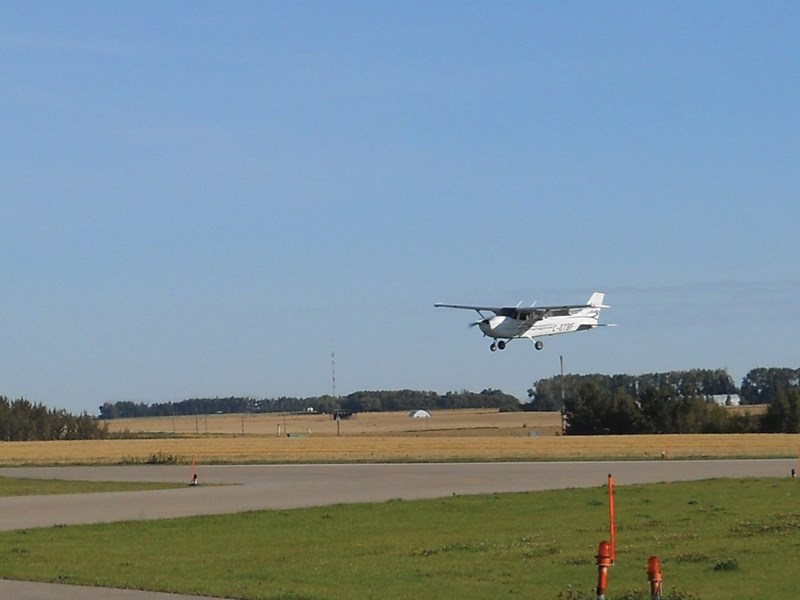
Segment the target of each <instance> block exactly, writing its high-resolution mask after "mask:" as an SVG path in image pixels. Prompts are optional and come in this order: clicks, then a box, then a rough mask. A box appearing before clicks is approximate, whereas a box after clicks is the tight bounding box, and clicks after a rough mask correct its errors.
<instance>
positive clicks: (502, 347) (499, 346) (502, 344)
mask: <svg viewBox="0 0 800 600" xmlns="http://www.w3.org/2000/svg"><path fill="white" fill-rule="evenodd" d="M497 347H498V348H500V350H505V349H506V343H505V342H504V341H503V340H500V341H499V342H497Z"/></svg>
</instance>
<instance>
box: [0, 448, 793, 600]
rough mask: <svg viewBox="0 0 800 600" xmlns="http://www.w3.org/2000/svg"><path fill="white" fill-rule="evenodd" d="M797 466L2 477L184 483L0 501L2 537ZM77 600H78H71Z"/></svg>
mask: <svg viewBox="0 0 800 600" xmlns="http://www.w3.org/2000/svg"><path fill="white" fill-rule="evenodd" d="M795 465H796V461H794V460H792V459H776V460H714V461H668V460H667V461H647V462H557V463H465V464H454V463H447V464H366V465H252V466H200V467H198V468H197V474H198V479H199V482H200V485H199V486H197V487H190V486H189V485H188V483H189V481H190V480H191V475H192V471H191V470H190V468H189V467H175V466H135V467H52V468H51V467H37V468H4V469H0V476H6V477H33V478H40V479H78V480H91V481H165V482H178V483H180V482H186V484H187V485H186V487H184V488H178V489H171V490H158V491H145V492H123V493H102V494H75V495H57V496H34V497H30V496H28V497H11V498H0V530H11V529H28V528H33V527H48V526H52V525H68V524H79V523H98V522H113V521H128V520H143V519H163V518H171V517H188V516H197V515H206V514H219V513H234V512H242V511H248V510H265V509H285V508H298V507H304V506H319V505H327V504H340V503H354V502H384V501H387V500H392V499H404V500H413V499H419V498H437V497H444V496H451V495H454V494H459V495H462V494H490V493H495V492H519V491H534V490H545V489H564V488H572V487H591V486H602V485H605V483H606V481H607V476H608V474H609V473H611V474H613V476H614V483H615V484H616V485H617V486H619V485H627V484H634V483H653V482H659V481H685V480H695V479H708V478H714V477H788V476H789V475H790V473H791V470H792V468H793V467H795ZM70 594H74V595H70ZM0 597H2V598H15V599H19V600H71V599H73V598H74V599H76V600H77V599H78V598H81V599H82V600H100V599H101V598H102V599H109V600H145V599H146V600H167V599H169V600H180V599H185V598H190V597H189V596H175V595H169V594H152V593H149V592H132V591H128V592H126V591H122V590H104V589H97V588H81V587H74V586H56V585H42V584H33V583H20V582H10V581H2V580H0Z"/></svg>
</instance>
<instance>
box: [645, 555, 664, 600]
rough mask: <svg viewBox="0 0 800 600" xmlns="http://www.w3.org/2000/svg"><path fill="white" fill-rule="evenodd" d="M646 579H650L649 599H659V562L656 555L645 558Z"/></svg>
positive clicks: (660, 577) (660, 579) (660, 576)
mask: <svg viewBox="0 0 800 600" xmlns="http://www.w3.org/2000/svg"><path fill="white" fill-rule="evenodd" d="M647 579H649V580H650V600H661V582H662V575H661V563H660V562H659V560H658V557H657V556H651V557H650V558H648V559H647Z"/></svg>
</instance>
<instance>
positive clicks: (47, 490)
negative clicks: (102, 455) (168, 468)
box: [0, 477, 185, 498]
mask: <svg viewBox="0 0 800 600" xmlns="http://www.w3.org/2000/svg"><path fill="white" fill-rule="evenodd" d="M184 485H185V484H184ZM184 485H179V484H168V483H143V482H124V481H109V482H104V481H65V480H62V479H22V478H17V477H0V498H2V497H4V496H42V495H48V494H89V493H95V492H134V491H139V490H163V489H166V488H177V487H184Z"/></svg>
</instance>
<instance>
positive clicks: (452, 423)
mask: <svg viewBox="0 0 800 600" xmlns="http://www.w3.org/2000/svg"><path fill="white" fill-rule="evenodd" d="M432 415H433V416H431V417H430V418H424V419H412V418H410V417H409V416H408V413H407V412H375V413H358V414H355V415H353V416H352V417H350V418H348V419H343V420H341V421H339V422H336V421H334V420H333V419H332V418H331V416H330V415H320V414H286V415H283V414H272V413H270V414H246V415H241V414H240V415H201V416H197V417H194V416H181V417H152V418H150V417H143V418H138V419H113V420H111V421H107V424H108V428H109V431H111V432H112V433H113V432H116V433H119V432H126V431H127V432H130V433H163V434H169V435H192V436H196V435H259V436H270V435H272V436H282V435H313V436H315V437H316V436H336V435H344V436H353V435H358V436H363V435H378V436H382V435H432V436H438V435H481V436H489V435H502V436H506V435H519V436H527V435H529V433H530V432H535V433H536V434H538V435H556V434H557V433H558V432H560V431H561V416H560V414H559V413H557V412H546V413H535V412H505V413H501V412H498V411H497V410H487V409H475V410H443V411H434V412H433V413H432Z"/></svg>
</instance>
